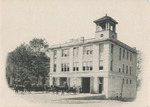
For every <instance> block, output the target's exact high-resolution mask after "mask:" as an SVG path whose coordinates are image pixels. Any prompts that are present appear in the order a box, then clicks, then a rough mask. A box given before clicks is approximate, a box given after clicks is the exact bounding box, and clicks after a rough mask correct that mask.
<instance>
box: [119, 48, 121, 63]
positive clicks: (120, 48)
mask: <svg viewBox="0 0 150 107" xmlns="http://www.w3.org/2000/svg"><path fill="white" fill-rule="evenodd" d="M119 60H121V48H120V50H119Z"/></svg>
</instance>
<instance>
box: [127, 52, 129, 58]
mask: <svg viewBox="0 0 150 107" xmlns="http://www.w3.org/2000/svg"><path fill="white" fill-rule="evenodd" d="M128 56H129V53H128V52H127V60H128Z"/></svg>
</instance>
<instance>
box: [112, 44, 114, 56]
mask: <svg viewBox="0 0 150 107" xmlns="http://www.w3.org/2000/svg"><path fill="white" fill-rule="evenodd" d="M113 52H114V44H111V53H112V54H113Z"/></svg>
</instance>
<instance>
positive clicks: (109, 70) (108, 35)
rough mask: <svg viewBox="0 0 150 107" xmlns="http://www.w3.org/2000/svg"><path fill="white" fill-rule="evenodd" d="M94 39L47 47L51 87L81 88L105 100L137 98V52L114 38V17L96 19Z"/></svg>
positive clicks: (82, 90) (82, 39) (115, 36)
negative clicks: (118, 97)
mask: <svg viewBox="0 0 150 107" xmlns="http://www.w3.org/2000/svg"><path fill="white" fill-rule="evenodd" d="M94 23H95V24H96V32H95V37H94V38H91V39H84V37H81V38H79V39H71V40H70V41H69V42H66V43H64V44H59V45H52V46H51V47H50V60H51V61H50V85H63V84H64V82H67V84H68V86H76V87H80V88H81V90H80V91H81V92H82V93H97V94H104V95H105V96H106V98H113V97H116V96H122V98H133V97H135V96H136V49H135V48H132V47H130V46H128V45H126V44H124V43H123V42H121V41H119V40H118V39H117V33H116V24H118V22H117V21H115V20H114V19H113V18H111V17H109V16H107V15H106V16H104V17H102V18H100V19H98V20H95V21H94Z"/></svg>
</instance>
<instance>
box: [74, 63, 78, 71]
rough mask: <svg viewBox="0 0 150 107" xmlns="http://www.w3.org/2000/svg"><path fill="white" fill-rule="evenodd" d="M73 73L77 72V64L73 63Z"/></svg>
mask: <svg viewBox="0 0 150 107" xmlns="http://www.w3.org/2000/svg"><path fill="white" fill-rule="evenodd" d="M73 71H79V62H74V63H73Z"/></svg>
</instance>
